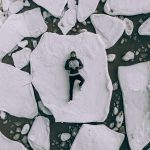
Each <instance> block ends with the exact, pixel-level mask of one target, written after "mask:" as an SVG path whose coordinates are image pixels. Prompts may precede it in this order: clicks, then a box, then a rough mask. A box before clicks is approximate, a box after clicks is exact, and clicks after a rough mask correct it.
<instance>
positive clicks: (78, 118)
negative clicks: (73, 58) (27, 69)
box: [31, 32, 112, 122]
mask: <svg viewBox="0 0 150 150" xmlns="http://www.w3.org/2000/svg"><path fill="white" fill-rule="evenodd" d="M72 50H75V51H76V52H77V56H80V57H81V58H80V59H81V60H82V61H83V63H84V64H85V67H84V69H83V70H81V74H82V75H83V76H84V78H85V79H86V81H85V85H84V86H83V90H82V92H80V91H79V89H78V87H77V83H75V89H74V100H73V101H72V102H68V100H69V88H68V84H69V83H68V82H69V81H68V73H67V72H66V71H65V69H64V65H65V61H66V59H67V57H68V55H69V53H70V52H71V51H72ZM97 68H100V69H97ZM31 74H32V83H33V85H34V86H35V88H36V89H37V91H38V92H39V95H40V97H41V99H42V101H43V104H44V105H45V106H46V107H47V108H48V109H49V110H50V111H51V112H52V114H53V115H54V117H55V121H56V122H103V121H104V120H105V119H106V117H107V115H108V112H109V105H110V99H111V94H112V83H111V80H110V77H109V75H108V66H107V56H106V51H105V47H104V43H103V42H101V39H100V37H99V35H97V34H93V33H90V32H84V33H81V34H79V35H74V36H72V35H58V34H55V33H45V34H44V35H43V36H42V38H41V40H40V42H39V44H38V46H37V47H36V49H35V50H34V51H33V52H32V53H31ZM95 77H96V78H95ZM89 90H90V92H89Z"/></svg>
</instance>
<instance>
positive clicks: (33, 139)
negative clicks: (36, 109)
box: [28, 116, 50, 150]
mask: <svg viewBox="0 0 150 150" xmlns="http://www.w3.org/2000/svg"><path fill="white" fill-rule="evenodd" d="M49 137H50V126H49V120H48V119H47V118H45V117H42V116H39V117H37V118H36V119H35V121H34V123H33V125H32V127H31V130H30V132H29V134H28V142H29V144H30V145H31V147H32V148H33V150H49V149H50V138H49Z"/></svg>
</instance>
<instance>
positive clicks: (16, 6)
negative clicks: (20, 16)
mask: <svg viewBox="0 0 150 150" xmlns="http://www.w3.org/2000/svg"><path fill="white" fill-rule="evenodd" d="M23 7H24V2H23V0H17V1H15V2H13V3H12V4H11V5H10V6H9V12H10V13H11V14H16V13H17V12H19V11H20V10H22V9H23Z"/></svg>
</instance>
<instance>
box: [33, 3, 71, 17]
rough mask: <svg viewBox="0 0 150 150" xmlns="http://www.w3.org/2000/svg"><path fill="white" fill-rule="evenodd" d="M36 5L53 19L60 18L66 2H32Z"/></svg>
mask: <svg viewBox="0 0 150 150" xmlns="http://www.w3.org/2000/svg"><path fill="white" fill-rule="evenodd" d="M33 1H34V2H35V3H36V4H37V5H40V6H42V7H43V8H45V9H46V10H48V11H49V13H50V14H52V15H53V16H54V17H61V15H62V12H63V10H64V7H65V5H66V4H67V1H68V0H55V1H54V0H33Z"/></svg>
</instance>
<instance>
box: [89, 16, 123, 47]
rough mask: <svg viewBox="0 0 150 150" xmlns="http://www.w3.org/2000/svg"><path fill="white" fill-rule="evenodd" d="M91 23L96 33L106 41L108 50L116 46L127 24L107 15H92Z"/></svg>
mask: <svg viewBox="0 0 150 150" xmlns="http://www.w3.org/2000/svg"><path fill="white" fill-rule="evenodd" d="M91 22H92V24H93V26H94V28H95V30H96V33H97V34H99V35H100V37H101V39H102V40H103V41H104V43H105V45H106V49H108V48H110V47H112V46H114V45H115V43H116V42H117V41H118V40H119V39H120V37H121V36H122V34H123V32H124V30H125V24H124V22H123V21H122V20H121V19H119V18H117V17H111V16H108V15H105V14H93V15H91Z"/></svg>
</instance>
